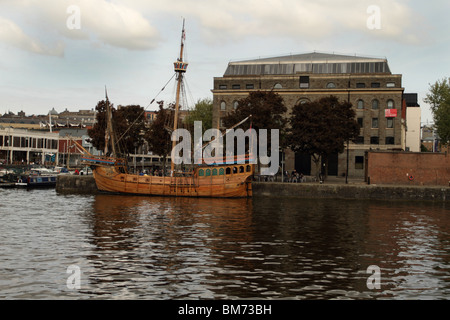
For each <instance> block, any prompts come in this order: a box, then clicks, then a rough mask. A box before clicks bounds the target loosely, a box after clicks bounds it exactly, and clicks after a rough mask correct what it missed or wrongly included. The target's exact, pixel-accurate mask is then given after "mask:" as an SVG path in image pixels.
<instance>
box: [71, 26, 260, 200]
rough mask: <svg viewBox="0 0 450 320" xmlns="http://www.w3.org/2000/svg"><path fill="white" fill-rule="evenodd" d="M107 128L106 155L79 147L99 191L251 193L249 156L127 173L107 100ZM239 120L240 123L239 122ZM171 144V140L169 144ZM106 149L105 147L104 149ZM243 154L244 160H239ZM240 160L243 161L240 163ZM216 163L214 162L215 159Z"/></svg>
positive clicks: (181, 69) (180, 65)
mask: <svg viewBox="0 0 450 320" xmlns="http://www.w3.org/2000/svg"><path fill="white" fill-rule="evenodd" d="M184 32H185V31H184V23H183V30H182V36H181V50H180V56H179V58H178V59H177V61H176V62H175V63H174V67H175V72H176V75H177V91H176V103H175V117H174V124H173V130H176V129H177V126H178V123H177V122H178V121H177V120H178V112H179V110H178V109H179V105H180V90H181V88H182V81H183V75H184V73H185V72H186V70H187V66H188V64H187V63H186V62H184V61H183V48H184V38H185V37H184V35H185V33H184ZM107 106H108V107H107V129H106V135H105V139H106V148H107V146H108V141H110V144H111V146H112V150H111V156H110V157H98V156H93V155H92V154H90V153H89V152H87V151H86V150H85V149H84V148H82V147H81V146H79V145H78V147H79V148H82V149H83V153H84V156H83V157H82V160H83V161H84V163H86V164H89V165H90V167H91V169H92V171H93V175H94V178H95V182H96V184H97V188H98V189H99V190H100V191H104V192H109V193H115V194H133V195H149V196H151V195H153V196H174V197H217V198H241V197H251V196H252V179H253V174H254V170H255V165H254V161H252V159H250V157H249V156H245V155H243V156H241V157H239V156H236V157H235V158H234V160H235V161H231V162H227V161H225V159H223V160H224V161H223V162H222V163H221V164H220V162H219V164H215V165H206V164H205V163H204V162H203V164H202V165H194V167H193V169H192V170H191V171H189V172H181V171H177V170H176V168H175V165H174V161H171V174H170V176H152V175H144V176H142V175H139V174H137V173H135V174H131V173H129V172H128V166H127V161H126V160H125V159H121V158H117V155H118V154H117V152H116V148H115V141H114V140H115V134H114V130H113V123H112V117H111V107H110V104H109V103H108V101H107ZM241 123H242V122H241ZM174 146H175V142H173V145H172V147H174ZM105 151H107V150H105ZM105 154H107V152H105ZM242 157H245V159H246V160H244V161H238V160H242ZM242 162H244V163H242ZM216 163H218V162H216Z"/></svg>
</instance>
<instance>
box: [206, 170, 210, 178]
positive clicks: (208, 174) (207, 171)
mask: <svg viewBox="0 0 450 320" xmlns="http://www.w3.org/2000/svg"><path fill="white" fill-rule="evenodd" d="M210 175H211V170H210V169H206V176H207V177H209V176H210Z"/></svg>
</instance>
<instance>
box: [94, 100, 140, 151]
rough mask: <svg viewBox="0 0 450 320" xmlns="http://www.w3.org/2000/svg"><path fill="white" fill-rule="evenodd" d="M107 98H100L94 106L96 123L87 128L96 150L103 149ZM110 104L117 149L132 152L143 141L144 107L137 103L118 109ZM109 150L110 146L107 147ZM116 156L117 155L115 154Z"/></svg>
mask: <svg viewBox="0 0 450 320" xmlns="http://www.w3.org/2000/svg"><path fill="white" fill-rule="evenodd" d="M108 103H110V102H109V101H108V100H102V101H99V102H98V103H97V106H96V107H95V110H96V113H97V116H96V123H95V125H94V127H93V128H92V129H89V130H88V135H89V137H90V139H91V143H92V145H93V146H94V147H95V148H96V149H98V150H104V149H105V132H106V109H107V106H108V105H107V104H108ZM110 105H111V113H112V119H113V127H114V133H115V136H116V139H118V140H119V141H116V143H117V145H116V146H117V147H119V146H120V148H118V150H121V153H122V154H126V153H130V152H134V150H135V148H136V147H139V146H141V145H142V143H143V141H144V140H143V136H142V134H141V133H142V132H143V130H144V129H145V117H144V109H143V108H142V107H140V106H137V105H131V106H126V107H121V108H120V109H119V110H117V109H115V108H114V107H113V105H112V104H111V103H110ZM108 149H109V150H111V148H108ZM116 156H117V155H116Z"/></svg>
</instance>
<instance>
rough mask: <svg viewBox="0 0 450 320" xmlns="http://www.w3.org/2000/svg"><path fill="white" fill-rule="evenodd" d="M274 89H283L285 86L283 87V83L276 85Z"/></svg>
mask: <svg viewBox="0 0 450 320" xmlns="http://www.w3.org/2000/svg"><path fill="white" fill-rule="evenodd" d="M273 88H274V89H283V86H282V85H281V83H275V85H274V86H273Z"/></svg>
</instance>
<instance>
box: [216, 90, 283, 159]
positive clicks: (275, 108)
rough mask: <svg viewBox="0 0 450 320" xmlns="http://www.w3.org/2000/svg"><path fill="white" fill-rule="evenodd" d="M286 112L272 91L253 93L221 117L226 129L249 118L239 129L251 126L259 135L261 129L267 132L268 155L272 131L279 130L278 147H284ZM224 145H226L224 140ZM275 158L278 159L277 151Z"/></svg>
mask: <svg viewBox="0 0 450 320" xmlns="http://www.w3.org/2000/svg"><path fill="white" fill-rule="evenodd" d="M286 112H287V108H286V106H285V105H284V100H283V98H282V97H281V96H280V95H279V94H277V93H274V92H272V91H254V92H250V93H249V95H248V96H247V97H246V98H243V99H241V100H239V101H238V102H237V107H236V109H235V110H234V111H233V112H230V113H228V114H227V115H226V116H225V117H223V124H224V126H225V127H226V128H231V127H233V126H234V125H236V124H238V123H239V122H241V121H242V120H244V119H245V118H247V117H249V116H251V119H250V120H249V121H246V122H245V123H243V124H242V125H240V126H239V128H241V129H243V130H244V131H246V130H248V129H249V128H250V126H251V127H252V129H254V130H255V131H256V132H257V133H258V134H260V130H262V129H265V130H267V152H268V153H269V152H270V151H269V150H272V144H271V141H272V137H271V130H272V129H278V130H279V141H278V143H279V146H280V147H283V146H284V145H285V133H286V124H287V119H286V117H285V114H286ZM224 143H225V144H226V139H224ZM246 144H247V143H246ZM246 148H247V146H246ZM235 154H236V146H235ZM273 156H274V155H273V154H271V155H270V157H273ZM276 157H277V159H278V150H277V155H276ZM257 159H258V167H259V161H260V158H259V157H258V158H257ZM278 165H279V164H278V163H277V164H276V166H277V167H278Z"/></svg>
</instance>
